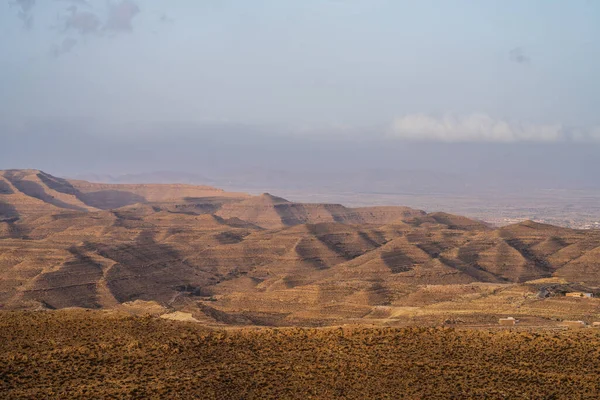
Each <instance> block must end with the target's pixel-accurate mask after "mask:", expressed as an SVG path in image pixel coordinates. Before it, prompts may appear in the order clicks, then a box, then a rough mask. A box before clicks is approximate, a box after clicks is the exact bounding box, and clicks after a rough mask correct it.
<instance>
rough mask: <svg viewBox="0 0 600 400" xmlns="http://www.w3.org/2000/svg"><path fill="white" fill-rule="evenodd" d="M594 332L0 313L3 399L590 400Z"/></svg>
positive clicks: (598, 371)
mask: <svg viewBox="0 0 600 400" xmlns="http://www.w3.org/2000/svg"><path fill="white" fill-rule="evenodd" d="M599 345H600V333H599V332H598V330H592V329H582V330H579V331H571V332H556V331H554V332H548V331H545V332H539V331H536V332H531V331H512V332H511V331H506V330H502V331H494V330H490V329H485V330H458V329H456V330H455V329H441V328H438V329H433V328H414V327H413V328H401V329H398V328H396V329H392V328H373V327H344V328H324V329H298V328H290V329H235V330H233V329H229V330H222V329H218V330H211V329H207V328H205V327H203V326H200V325H199V324H197V323H186V322H176V321H169V320H164V319H161V318H148V317H132V316H127V315H122V314H119V313H112V312H92V311H89V310H88V311H83V310H65V311H53V312H6V313H0V388H1V389H2V390H0V398H2V399H25V398H27V399H47V398H53V399H54V398H56V399H64V398H69V399H90V398H119V399H121V398H124V399H128V398H142V399H146V398H157V399H163V398H164V399H178V398H202V399H242V398H244V399H309V398H312V399H402V398H405V399H597V398H598V397H599V395H600V356H599V354H598V346H599Z"/></svg>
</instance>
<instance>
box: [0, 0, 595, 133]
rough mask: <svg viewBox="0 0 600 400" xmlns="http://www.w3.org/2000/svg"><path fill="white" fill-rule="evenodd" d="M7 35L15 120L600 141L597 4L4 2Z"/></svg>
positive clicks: (0, 109)
mask: <svg viewBox="0 0 600 400" xmlns="http://www.w3.org/2000/svg"><path fill="white" fill-rule="evenodd" d="M73 7H75V8H73ZM0 33H1V36H0V54H1V56H0V72H1V73H0V118H1V121H2V122H3V123H4V125H7V126H14V125H18V124H20V123H22V122H23V121H28V120H32V119H48V118H50V119H63V120H89V121H99V122H98V123H100V122H101V123H103V124H105V123H111V124H121V125H123V124H125V126H127V124H142V125H143V124H153V123H158V122H178V123H181V122H185V123H198V124H202V123H228V124H232V123H235V124H246V125H260V126H271V127H275V128H273V129H277V130H281V131H285V132H291V133H294V134H296V135H302V134H306V135H310V134H314V133H315V132H316V133H318V134H325V133H330V134H335V135H338V137H344V135H347V136H349V137H350V136H356V135H360V134H362V133H364V132H369V134H373V132H375V134H377V135H380V136H383V137H386V138H391V139H403V140H432V141H450V142H451V141H467V142H468V141H491V142H519V141H542V142H548V141H550V142H552V141H563V140H584V141H594V140H600V128H599V127H600V113H598V111H597V110H598V109H597V107H598V104H600V79H599V78H598V71H600V2H597V1H533V0H531V1H522V0H521V1H516V0H515V1H511V0H504V1H460V0H456V1H441V0H440V1H402V0H302V1H300V0H296V1H288V0H253V1H247V0H170V1H166V0H144V1H142V0H137V1H134V0H125V1H122V0H114V1H108V2H107V1H105V0H88V1H83V0H71V1H70V0H37V1H34V0H10V1H6V0H2V1H0ZM144 126H145V125H144ZM138 130H139V129H138ZM120 132H122V134H127V132H126V131H123V130H121V131H120ZM123 132H124V133H123Z"/></svg>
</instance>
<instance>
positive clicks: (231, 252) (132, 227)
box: [0, 171, 600, 325]
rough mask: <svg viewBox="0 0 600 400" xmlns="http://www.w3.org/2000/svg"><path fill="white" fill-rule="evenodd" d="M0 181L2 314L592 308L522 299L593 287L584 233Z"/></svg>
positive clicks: (183, 189) (413, 313)
mask: <svg viewBox="0 0 600 400" xmlns="http://www.w3.org/2000/svg"><path fill="white" fill-rule="evenodd" d="M0 177H1V179H0V201H1V202H2V203H0V204H2V208H0V212H2V220H0V305H1V306H2V307H3V308H5V309H7V308H8V309H14V308H37V307H44V308H65V307H86V308H115V307H121V306H122V305H123V304H126V303H127V304H129V303H130V302H135V301H142V303H138V304H145V303H143V302H154V303H152V304H155V305H158V306H159V307H164V308H165V309H166V310H167V309H168V310H185V311H186V312H192V313H193V314H194V318H196V319H198V320H202V321H212V323H227V324H259V325H296V324H300V325H305V324H309V325H314V324H335V323H340V322H342V321H346V322H352V321H357V320H358V321H370V322H373V323H382V324H394V323H403V322H402V321H404V322H406V321H407V320H414V321H419V320H422V319H425V320H427V319H428V318H434V319H437V320H439V319H440V318H446V317H447V316H448V315H453V314H454V313H456V312H459V313H461V314H464V315H471V316H472V318H473V321H477V320H489V318H488V317H489V316H490V315H491V314H492V313H501V314H507V313H518V312H519V313H520V312H525V311H524V310H527V311H526V312H527V313H529V314H528V315H532V316H536V317H540V318H542V317H544V318H548V317H552V318H563V317H575V316H578V317H579V318H588V319H590V320H591V319H593V318H595V315H596V313H597V312H598V306H599V304H598V301H600V300H598V299H589V300H579V299H565V298H562V299H547V300H544V299H541V298H540V297H539V295H538V292H539V291H540V290H542V289H543V288H546V289H543V290H544V291H546V292H547V291H548V289H547V287H548V285H546V284H538V283H529V281H532V280H539V279H545V278H553V279H559V280H560V282H562V283H561V285H562V286H561V289H560V290H562V291H565V290H566V291H568V290H569V288H570V287H573V288H575V287H577V288H579V289H577V290H583V289H585V290H587V291H595V290H596V289H594V288H595V287H596V286H600V264H599V263H598V261H597V260H598V259H599V258H598V256H599V253H598V248H600V232H598V231H578V230H572V229H566V228H557V227H553V226H549V225H543V224H536V223H533V222H529V221H526V222H523V223H520V224H516V225H511V226H507V227H504V228H501V229H492V228H490V227H489V226H487V225H486V224H484V223H481V222H478V221H474V220H470V219H468V218H464V217H460V216H454V215H450V214H446V213H431V214H426V213H424V212H422V211H418V210H413V209H410V208H405V207H371V208H355V209H353V208H347V207H344V206H341V205H331V204H301V203H293V202H289V201H287V200H285V199H282V198H279V197H275V196H272V195H269V194H264V195H261V196H254V197H253V196H249V195H244V194H237V193H227V192H224V191H221V190H219V189H214V188H210V187H194V186H189V185H104V184H92V183H86V182H71V181H66V180H63V179H60V178H55V177H52V176H50V175H48V174H45V173H43V172H40V171H3V172H1V173H0ZM115 193H117V194H115ZM134 201H135V203H134V204H127V203H131V202H134ZM111 205H115V206H120V207H118V208H114V209H113V208H110V206H111ZM104 208H109V209H106V210H104ZM575 285H578V286H575ZM542 287H543V288H542ZM582 288H583V289H582ZM556 291H557V290H554V292H556ZM574 301H577V302H578V303H577V302H574ZM581 301H583V302H584V303H581ZM149 304H150V303H149ZM464 318H466V317H463V319H464ZM486 318H488V319H486ZM492 320H493V318H492Z"/></svg>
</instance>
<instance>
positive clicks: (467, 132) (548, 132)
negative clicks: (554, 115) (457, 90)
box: [389, 114, 565, 143]
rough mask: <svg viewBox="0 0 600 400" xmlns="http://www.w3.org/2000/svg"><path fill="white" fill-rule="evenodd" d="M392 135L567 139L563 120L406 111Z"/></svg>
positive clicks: (466, 139) (449, 138) (467, 139)
mask: <svg viewBox="0 0 600 400" xmlns="http://www.w3.org/2000/svg"><path fill="white" fill-rule="evenodd" d="M389 136H390V137H393V138H399V139H406V140H423V141H442V142H507V143H508V142H555V141H560V140H564V139H565V133H564V129H563V127H562V125H560V124H556V125H535V124H523V123H514V122H508V121H504V120H499V119H494V118H492V117H490V116H489V115H487V114H471V115H467V116H455V115H452V114H446V115H444V116H442V117H432V116H430V115H427V114H412V115H405V116H403V117H400V118H397V119H396V120H395V121H394V123H393V125H392V129H391V131H390V133H389Z"/></svg>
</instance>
